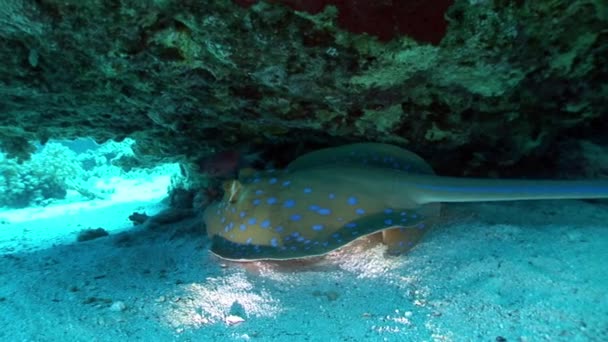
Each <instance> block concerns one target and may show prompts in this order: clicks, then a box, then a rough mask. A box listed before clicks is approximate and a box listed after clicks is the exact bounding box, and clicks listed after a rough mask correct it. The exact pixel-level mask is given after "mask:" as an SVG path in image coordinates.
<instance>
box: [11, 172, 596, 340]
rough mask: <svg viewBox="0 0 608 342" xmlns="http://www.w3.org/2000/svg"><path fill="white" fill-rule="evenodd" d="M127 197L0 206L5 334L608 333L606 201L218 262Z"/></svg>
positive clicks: (488, 210) (489, 215)
mask: <svg viewBox="0 0 608 342" xmlns="http://www.w3.org/2000/svg"><path fill="white" fill-rule="evenodd" d="M144 185H145V184H144ZM134 191H135V190H134V189H133V188H131V189H130V191H127V193H130V194H133V193H135V192H134ZM131 197H132V198H133V199H134V200H133V201H129V202H125V201H117V202H114V203H112V202H108V201H97V202H86V203H81V204H78V205H76V204H72V205H66V206H65V207H62V208H50V209H49V210H34V209H30V211H31V212H30V213H29V214H26V213H25V212H24V211H15V212H4V213H0V221H2V218H4V224H0V327H1V329H0V341H242V340H255V341H363V340H365V341H496V339H497V337H498V336H501V337H504V338H506V340H507V341H608V281H607V280H606V279H608V266H607V264H606V260H607V257H608V227H607V223H606V222H608V210H607V209H608V207H607V206H606V205H605V204H591V203H586V202H581V201H562V202H546V201H543V202H519V203H494V204H475V205H450V206H446V207H445V208H446V209H445V210H444V220H443V221H442V222H441V223H439V224H438V225H437V226H435V227H434V228H433V229H432V230H431V231H430V232H429V234H428V235H427V236H426V238H425V239H424V241H423V242H422V243H421V244H419V245H418V246H417V247H416V248H415V249H414V250H413V251H412V252H411V253H409V254H408V255H406V256H401V257H396V258H395V257H393V258H385V257H384V256H383V248H382V246H378V245H372V246H371V247H370V246H367V245H365V244H358V245H355V246H351V247H350V248H349V249H348V250H345V251H340V252H337V253H334V254H332V255H330V256H329V257H327V258H326V259H325V260H324V261H323V262H321V263H319V264H308V263H291V264H288V265H284V264H275V263H262V262H256V263H249V264H237V263H226V262H223V261H221V260H218V259H217V258H215V257H213V256H212V255H210V253H209V252H208V249H207V246H206V238H205V237H204V236H203V235H202V234H200V233H187V232H188V231H189V230H190V229H192V228H193V227H194V228H197V227H199V226H200V221H199V220H197V219H193V220H189V221H185V222H181V223H178V224H172V225H169V226H167V227H161V228H157V229H155V230H150V229H146V228H133V226H132V224H131V223H130V222H129V221H128V220H127V217H128V216H129V215H130V214H131V213H132V212H133V211H146V212H147V213H148V214H153V213H155V212H157V211H158V210H159V209H160V208H162V205H159V204H158V203H159V199H158V198H154V197H155V196H150V197H147V198H135V196H131ZM156 197H158V196H156ZM121 198H124V197H121ZM115 200H116V198H115ZM45 214H47V215H46V216H45ZM27 217H30V219H27ZM97 227H103V228H105V229H106V230H108V231H109V232H110V236H109V237H105V238H100V239H97V240H92V241H88V242H83V243H76V242H74V240H75V234H76V232H77V231H79V230H80V229H83V228H97ZM239 318H241V319H243V320H244V322H242V323H240V324H234V325H231V324H228V323H227V322H232V321H236V320H238V319H239Z"/></svg>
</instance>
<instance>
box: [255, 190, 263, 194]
mask: <svg viewBox="0 0 608 342" xmlns="http://www.w3.org/2000/svg"><path fill="white" fill-rule="evenodd" d="M263 193H264V190H256V191H255V194H256V195H261V194H263Z"/></svg>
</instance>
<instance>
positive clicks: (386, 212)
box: [384, 208, 393, 214]
mask: <svg viewBox="0 0 608 342" xmlns="http://www.w3.org/2000/svg"><path fill="white" fill-rule="evenodd" d="M384 213H385V214H392V213H393V209H391V208H386V209H384Z"/></svg>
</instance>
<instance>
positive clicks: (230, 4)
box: [0, 0, 608, 176]
mask: <svg viewBox="0 0 608 342" xmlns="http://www.w3.org/2000/svg"><path fill="white" fill-rule="evenodd" d="M429 3H431V2H428V1H427V2H423V1H399V2H398V1H388V2H365V1H354V0H351V1H347V0H344V1H337V0H335V1H327V0H315V1H296V0H283V1H281V0H276V1H245V0H240V1H232V0H211V1H205V2H199V1H176V0H164V1H153V2H147V3H145V4H144V3H142V2H140V1H135V0H122V1H120V2H99V1H88V2H82V1H73V0H68V1H65V0H62V1H57V0H41V1H36V2H30V1H24V0H10V1H6V2H5V4H6V6H4V7H3V8H2V9H1V10H0V23H2V25H0V26H2V29H0V42H1V43H0V44H2V47H3V48H2V49H0V57H1V58H2V60H3V63H2V65H0V80H1V81H0V93H2V100H1V101H0V144H1V145H0V146H1V147H2V148H3V149H5V150H6V152H7V153H8V154H9V156H10V157H13V156H18V157H20V158H21V159H26V158H27V155H28V154H29V153H31V151H32V148H31V146H30V145H29V142H30V141H32V140H39V141H41V142H45V141H47V140H48V139H49V138H60V139H61V138H75V137H84V136H89V137H92V138H94V139H95V140H96V141H98V142H103V141H106V140H109V139H114V140H116V141H122V140H123V139H125V138H126V137H131V138H133V139H135V140H136V141H137V143H136V144H135V146H134V147H133V148H134V150H135V152H136V158H134V159H131V161H130V162H134V163H136V164H137V165H143V166H145V165H153V164H155V163H159V162H167V161H179V162H182V163H183V165H184V168H185V173H186V174H188V175H192V174H195V173H196V172H197V171H199V169H198V166H197V163H198V162H199V161H201V160H205V158H208V157H209V156H211V155H213V154H215V153H218V152H221V151H226V150H231V151H243V150H247V148H246V146H247V147H251V146H253V147H254V148H255V149H256V150H254V152H260V153H262V154H263V155H264V156H265V157H270V156H272V158H271V159H273V161H274V162H275V164H276V163H279V164H280V162H281V160H278V159H279V158H278V157H277V156H278V154H277V153H270V152H272V151H274V152H276V151H284V152H289V153H291V154H294V153H295V151H298V152H299V153H302V152H305V151H306V150H310V149H313V148H317V147H320V146H330V145H336V144H340V143H344V142H352V141H380V142H391V143H398V144H400V145H402V146H406V147H408V148H410V149H411V150H414V151H416V152H417V153H419V154H421V155H422V156H423V157H424V158H425V159H427V160H428V161H429V162H430V163H431V164H432V165H434V166H436V169H437V170H438V171H439V172H442V173H443V174H456V173H458V174H471V175H481V174H492V173H497V174H502V175H504V176H515V175H518V174H535V173H538V172H539V169H538V167H535V166H534V163H532V161H534V160H535V161H536V163H538V162H539V161H540V162H542V163H543V165H544V169H545V170H548V171H547V172H551V171H550V170H552V169H555V168H556V167H557V166H558V165H559V160H561V159H562V157H563V155H565V154H570V153H577V151H579V150H578V149H573V150H567V151H564V150H562V149H560V148H559V146H564V145H563V143H564V141H567V140H572V139H578V138H580V137H581V136H582V135H584V136H585V138H586V139H589V140H594V139H595V137H597V136H599V135H601V133H602V132H603V131H605V130H606V128H607V127H606V125H607V124H606V122H608V121H607V120H605V118H604V117H603V116H604V115H605V114H606V108H607V107H608V103H607V100H606V99H607V98H608V96H607V93H608V87H607V86H606V84H605V80H606V79H607V78H608V61H607V57H606V56H608V53H607V50H608V34H607V33H606V32H608V31H607V28H608V23H607V22H608V15H607V13H608V5H607V4H606V3H605V2H603V1H593V0H576V1H566V0H551V1H517V0H511V1H510V0H476V1H472V0H455V1H440V2H432V3H434V4H439V5H437V6H436V7H435V8H434V9H433V11H431V12H428V13H427V11H430V9H429V8H427V7H429V5H428V4H429ZM370 6H371V7H373V11H372V8H371V7H370ZM416 6H422V7H416ZM448 6H449V7H448ZM365 13H367V14H365ZM378 18H381V20H379V19H378ZM405 19H407V20H405ZM370 23H375V24H376V25H375V28H377V30H378V31H374V25H371V26H370ZM402 23H403V25H402ZM442 25H443V26H442ZM581 132H582V133H581ZM569 146H570V145H569ZM280 158H283V159H286V160H289V159H292V158H293V155H289V156H284V157H280Z"/></svg>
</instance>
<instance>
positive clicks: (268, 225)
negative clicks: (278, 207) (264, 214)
mask: <svg viewBox="0 0 608 342" xmlns="http://www.w3.org/2000/svg"><path fill="white" fill-rule="evenodd" d="M260 227H262V228H268V227H270V220H264V221H262V223H260Z"/></svg>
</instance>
